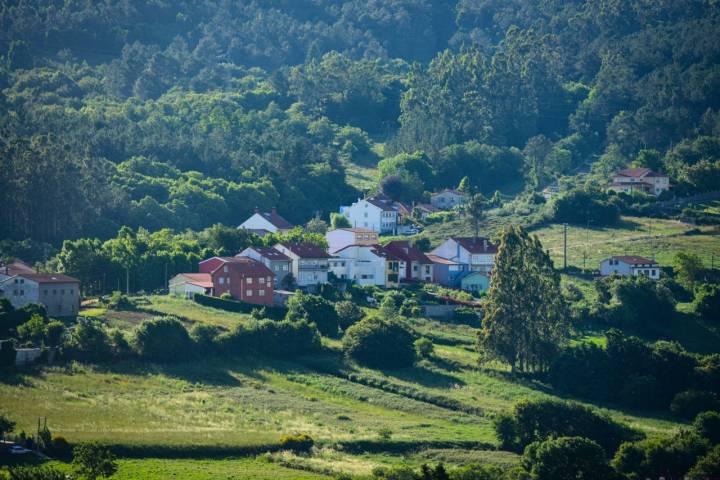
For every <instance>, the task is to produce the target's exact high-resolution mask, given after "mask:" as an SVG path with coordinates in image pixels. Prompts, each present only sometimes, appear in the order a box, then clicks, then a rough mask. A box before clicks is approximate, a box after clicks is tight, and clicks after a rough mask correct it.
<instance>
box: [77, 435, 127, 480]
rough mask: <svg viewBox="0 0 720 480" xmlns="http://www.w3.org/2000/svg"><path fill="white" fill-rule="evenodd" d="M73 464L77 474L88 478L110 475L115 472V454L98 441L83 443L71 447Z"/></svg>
mask: <svg viewBox="0 0 720 480" xmlns="http://www.w3.org/2000/svg"><path fill="white" fill-rule="evenodd" d="M73 465H74V466H75V469H76V471H77V473H78V474H80V475H81V476H83V477H85V478H86V479H88V480H95V479H96V478H98V477H111V476H112V475H114V474H115V472H117V469H118V466H117V462H116V461H115V455H113V454H112V452H111V451H110V449H109V448H107V447H105V446H103V445H100V444H98V443H83V444H81V445H78V446H77V447H75V448H74V449H73Z"/></svg>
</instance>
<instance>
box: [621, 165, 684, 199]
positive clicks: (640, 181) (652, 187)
mask: <svg viewBox="0 0 720 480" xmlns="http://www.w3.org/2000/svg"><path fill="white" fill-rule="evenodd" d="M669 188H670V178H669V177H668V176H667V175H663V174H662V173H657V172H654V171H652V170H651V169H649V168H626V169H625V170H620V171H619V172H617V173H615V175H613V177H612V183H611V184H610V185H608V189H610V190H615V191H616V192H623V193H627V194H631V193H633V192H643V193H649V194H650V195H660V194H661V193H662V192H664V191H665V190H668V189H669Z"/></svg>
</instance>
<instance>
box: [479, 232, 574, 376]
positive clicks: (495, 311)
mask: <svg viewBox="0 0 720 480" xmlns="http://www.w3.org/2000/svg"><path fill="white" fill-rule="evenodd" d="M568 333H569V324H568V311H567V306H566V305H565V301H564V300H563V296H562V295H561V292H560V276H559V275H558V273H557V272H556V271H555V269H554V268H553V264H552V261H551V260H550V256H549V255H548V254H547V253H546V252H545V251H544V250H543V248H542V245H541V244H540V240H538V238H537V237H532V238H531V237H530V236H529V235H528V234H527V232H526V231H525V230H524V229H523V228H522V227H520V226H512V227H508V228H507V229H506V230H505V231H504V232H503V234H502V237H501V240H500V247H499V249H498V254H497V256H496V259H495V266H494V269H493V275H492V282H491V283H490V290H489V291H488V297H487V300H486V302H485V317H484V318H483V321H482V328H481V330H480V332H479V333H478V348H479V350H480V353H481V356H482V357H484V359H487V360H489V359H498V360H502V361H504V362H507V363H509V364H510V366H511V368H512V370H513V371H515V370H516V369H519V370H520V371H532V370H544V369H546V368H547V367H548V365H549V364H550V362H551V361H552V359H553V358H554V356H555V355H556V354H557V352H558V350H559V348H560V347H561V346H562V344H563V343H564V342H565V341H566V339H567V336H568Z"/></svg>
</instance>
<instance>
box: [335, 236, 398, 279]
mask: <svg viewBox="0 0 720 480" xmlns="http://www.w3.org/2000/svg"><path fill="white" fill-rule="evenodd" d="M329 264H330V271H331V272H333V274H335V276H336V277H337V278H339V279H342V280H352V281H354V282H355V283H357V284H358V285H362V286H365V285H375V286H378V287H384V286H385V285H386V281H385V280H386V267H385V257H384V256H382V255H379V254H377V250H376V249H375V247H374V246H373V245H348V246H346V247H344V248H342V249H340V250H338V251H337V252H335V254H334V256H333V258H331V259H330V260H329Z"/></svg>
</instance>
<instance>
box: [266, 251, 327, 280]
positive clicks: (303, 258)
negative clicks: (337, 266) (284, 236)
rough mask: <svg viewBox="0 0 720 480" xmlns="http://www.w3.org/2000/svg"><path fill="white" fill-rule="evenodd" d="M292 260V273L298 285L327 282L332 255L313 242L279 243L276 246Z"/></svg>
mask: <svg viewBox="0 0 720 480" xmlns="http://www.w3.org/2000/svg"><path fill="white" fill-rule="evenodd" d="M274 248H275V249H276V250H278V251H280V252H281V253H283V254H285V255H286V256H288V257H289V258H290V259H291V260H292V274H293V276H294V277H295V282H297V286H298V287H310V286H314V285H317V284H318V283H327V281H328V277H327V275H328V271H329V268H330V265H329V260H330V255H329V254H328V253H327V252H326V251H325V250H324V249H322V248H320V247H318V246H317V245H313V244H311V243H292V242H287V243H278V244H277V245H275V247H274Z"/></svg>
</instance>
